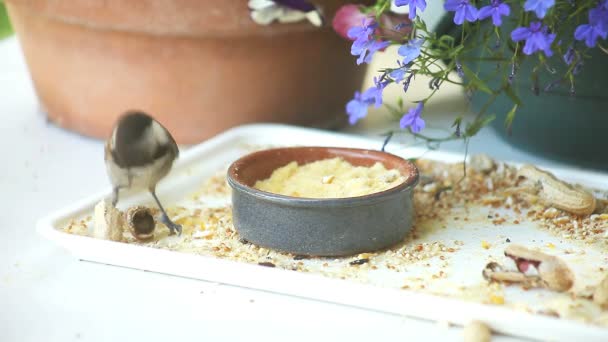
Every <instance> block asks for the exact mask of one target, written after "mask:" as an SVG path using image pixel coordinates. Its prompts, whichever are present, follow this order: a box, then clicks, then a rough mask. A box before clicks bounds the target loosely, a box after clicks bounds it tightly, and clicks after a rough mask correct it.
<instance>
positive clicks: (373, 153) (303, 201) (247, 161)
mask: <svg viewBox="0 0 608 342" xmlns="http://www.w3.org/2000/svg"><path fill="white" fill-rule="evenodd" d="M281 153H288V154H291V155H294V156H299V158H294V159H293V161H298V162H300V161H302V157H304V156H309V155H311V154H312V155H315V154H316V155H317V156H324V155H325V154H320V153H327V154H329V155H332V156H334V157H347V158H345V159H348V157H359V158H361V159H364V158H365V157H370V160H372V161H379V162H382V163H383V164H384V165H385V167H386V164H385V163H388V164H392V165H395V166H397V167H393V168H395V169H398V170H399V171H400V173H401V174H402V175H403V176H405V177H406V180H405V181H404V182H403V183H400V184H399V185H397V186H395V187H392V188H390V189H387V190H384V191H380V192H375V193H372V194H368V195H362V196H354V197H344V198H301V197H292V196H286V195H280V194H276V193H272V192H267V191H263V190H259V189H256V188H254V187H253V186H250V185H248V184H247V182H246V181H245V180H243V178H242V173H239V171H242V170H244V169H246V168H247V167H249V166H250V165H251V164H252V163H253V162H255V160H256V159H258V158H273V157H274V156H277V155H278V154H281ZM322 159H327V157H319V158H316V159H315V158H313V160H322ZM310 161H311V160H310V159H309V162H310ZM349 162H351V163H352V164H353V165H355V166H357V165H358V164H357V163H356V162H352V161H349ZM359 165H361V164H359ZM267 171H270V172H272V171H273V170H267ZM256 180H259V179H256ZM418 180H419V171H418V168H417V167H416V165H415V164H414V163H412V162H411V161H409V160H406V159H403V158H401V157H399V156H396V155H394V154H391V153H388V152H382V151H377V150H369V149H359V148H345V147H326V146H306V147H281V148H272V149H266V150H261V151H257V152H253V153H250V154H248V155H245V156H243V157H241V158H239V159H238V160H236V161H234V162H233V163H232V164H231V165H230V166H229V168H228V171H227V181H228V183H229V185H230V186H231V187H232V188H233V189H235V190H236V191H240V192H244V193H248V194H250V195H252V196H254V197H257V198H258V199H261V200H265V201H268V202H273V203H276V204H282V205H289V206H302V207H327V206H329V207H350V206H362V205H369V204H372V203H377V202H379V201H385V200H387V199H388V198H391V197H393V196H395V195H398V194H400V193H402V192H404V191H409V190H411V189H412V188H414V187H415V186H416V185H417V184H418Z"/></svg>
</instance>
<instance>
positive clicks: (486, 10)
mask: <svg viewBox="0 0 608 342" xmlns="http://www.w3.org/2000/svg"><path fill="white" fill-rule="evenodd" d="M509 14H511V8H510V7H509V5H507V4H505V3H503V2H502V1H501V0H492V3H491V4H490V5H489V6H485V7H482V8H480V9H479V13H478V17H479V19H480V20H481V19H485V18H487V17H489V16H492V23H493V24H494V26H500V25H502V16H503V15H505V16H508V15H509Z"/></svg>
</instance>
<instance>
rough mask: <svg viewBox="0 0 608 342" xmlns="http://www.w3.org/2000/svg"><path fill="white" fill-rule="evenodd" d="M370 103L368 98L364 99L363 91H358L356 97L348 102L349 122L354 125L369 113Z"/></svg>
mask: <svg viewBox="0 0 608 342" xmlns="http://www.w3.org/2000/svg"><path fill="white" fill-rule="evenodd" d="M372 103H373V100H372V102H371V103H370V102H369V100H368V99H364V98H363V96H362V95H361V93H359V92H358V91H357V92H355V97H354V98H353V99H352V100H350V101H348V103H347V104H346V113H348V122H349V123H350V124H351V125H354V124H355V123H357V121H359V120H360V119H363V118H364V117H365V116H366V115H367V107H369V106H370V105H371V104H372Z"/></svg>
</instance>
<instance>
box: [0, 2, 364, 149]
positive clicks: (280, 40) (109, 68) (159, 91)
mask: <svg viewBox="0 0 608 342" xmlns="http://www.w3.org/2000/svg"><path fill="white" fill-rule="evenodd" d="M346 2H347V1H337V0H336V1H318V2H317V3H319V4H321V5H322V6H323V9H324V12H325V14H326V17H327V19H328V20H331V18H332V16H333V13H334V12H335V11H336V10H337V8H338V7H339V6H340V5H342V4H344V3H346ZM7 5H8V10H9V15H10V18H11V21H12V24H13V26H14V28H15V30H16V33H17V36H18V38H19V41H20V43H21V46H22V49H23V52H24V55H25V59H26V62H27V65H28V67H29V70H30V74H31V77H32V80H33V83H34V86H35V89H36V92H37V95H38V97H39V99H40V102H41V104H42V106H43V109H44V111H46V112H47V114H48V116H49V118H50V119H51V120H52V121H54V122H56V123H57V124H58V125H61V126H63V127H65V128H68V129H70V130H74V131H77V132H79V133H82V134H84V135H87V136H92V137H97V138H105V137H107V136H108V135H109V132H110V130H111V127H112V125H113V124H114V121H115V119H116V118H117V116H119V115H120V114H122V113H123V112H124V111H126V110H129V109H140V110H144V111H147V112H149V113H150V114H151V115H153V116H154V117H156V118H157V119H158V120H159V121H160V122H161V123H163V124H164V125H165V126H166V127H167V128H168V129H169V130H170V131H171V132H172V134H174V136H175V138H176V140H177V141H178V142H179V143H197V142H200V141H202V140H204V139H206V138H209V137H211V136H213V135H215V134H217V133H219V132H220V131H222V130H225V129H228V128H230V127H233V126H235V125H239V124H244V123H252V122H280V123H291V124H296V125H306V126H315V127H323V128H333V127H339V126H340V125H342V124H343V123H344V122H345V119H346V115H345V111H344V106H345V103H346V102H347V101H348V99H349V98H351V97H352V95H353V92H354V91H355V90H358V89H359V88H360V87H361V85H362V82H363V76H364V73H365V67H363V66H357V65H356V64H355V57H353V56H350V54H349V49H350V48H349V46H350V43H349V42H347V41H345V40H343V39H342V38H340V37H338V35H337V34H336V33H334V32H333V30H332V29H331V25H330V24H328V25H326V27H324V28H322V29H319V28H316V27H314V26H313V25H311V24H309V23H308V22H301V23H295V24H272V25H270V26H260V25H258V24H256V23H254V22H253V21H252V20H251V19H250V16H249V9H248V7H247V1H246V0H239V1H235V0H232V1H210V0H207V1H204V0H199V1H197V0H138V1H123V0H106V1H70V0H53V1H52V0H46V1H42V0H7Z"/></svg>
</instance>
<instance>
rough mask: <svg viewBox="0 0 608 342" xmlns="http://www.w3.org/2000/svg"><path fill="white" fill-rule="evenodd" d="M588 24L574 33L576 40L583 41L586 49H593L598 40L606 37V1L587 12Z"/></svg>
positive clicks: (607, 16)
mask: <svg viewBox="0 0 608 342" xmlns="http://www.w3.org/2000/svg"><path fill="white" fill-rule="evenodd" d="M588 16H589V24H583V25H580V26H579V27H577V28H576V30H575V31H574V38H575V39H576V40H584V41H585V45H587V46H588V47H595V44H596V41H597V39H598V38H600V37H601V38H602V39H606V37H607V36H608V1H605V2H604V3H600V4H599V5H598V6H597V7H596V8H593V9H591V10H590V11H589V15H588Z"/></svg>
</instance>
